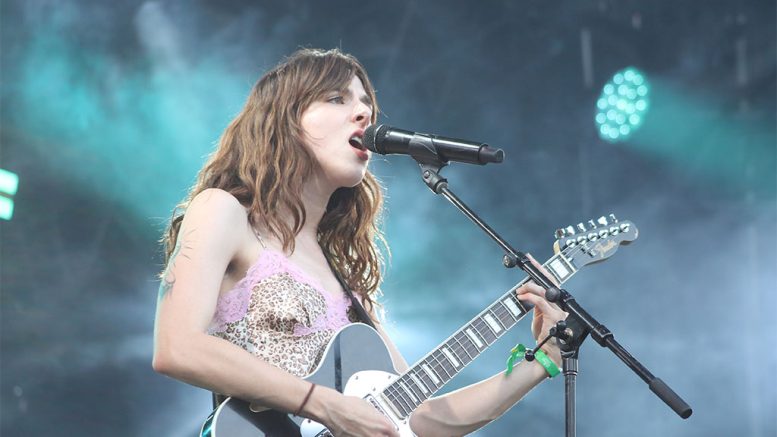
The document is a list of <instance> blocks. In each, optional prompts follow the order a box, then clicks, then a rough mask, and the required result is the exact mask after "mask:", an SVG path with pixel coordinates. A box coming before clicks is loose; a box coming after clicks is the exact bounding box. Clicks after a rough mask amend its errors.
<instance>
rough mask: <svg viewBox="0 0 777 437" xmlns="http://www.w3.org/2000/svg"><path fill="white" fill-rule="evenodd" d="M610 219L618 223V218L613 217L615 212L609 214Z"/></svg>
mask: <svg viewBox="0 0 777 437" xmlns="http://www.w3.org/2000/svg"><path fill="white" fill-rule="evenodd" d="M610 221H611V222H613V223H618V219H617V218H615V214H610Z"/></svg>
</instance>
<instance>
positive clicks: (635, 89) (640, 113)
mask: <svg viewBox="0 0 777 437" xmlns="http://www.w3.org/2000/svg"><path fill="white" fill-rule="evenodd" d="M649 95H650V85H649V84H648V81H647V79H646V78H645V75H644V74H642V72H640V71H639V70H637V69H636V68H634V67H627V68H624V69H623V70H621V71H618V72H617V73H615V74H614V75H613V76H612V78H611V79H610V80H609V82H607V83H606V84H605V85H604V87H603V88H602V94H601V95H600V96H599V100H597V101H596V116H595V117H594V120H596V125H597V127H598V130H599V137H600V138H602V139H603V140H605V141H609V142H611V143H616V142H618V141H623V140H625V139H627V138H628V137H629V136H631V134H632V133H634V131H636V130H637V129H639V127H640V126H641V125H642V122H643V121H644V119H645V114H646V113H647V111H648V109H649V108H650V98H649Z"/></svg>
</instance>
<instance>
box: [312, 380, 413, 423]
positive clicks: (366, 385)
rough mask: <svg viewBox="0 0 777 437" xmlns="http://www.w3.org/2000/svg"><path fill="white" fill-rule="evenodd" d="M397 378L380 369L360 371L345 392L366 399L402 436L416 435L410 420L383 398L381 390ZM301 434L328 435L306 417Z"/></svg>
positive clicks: (348, 383)
mask: <svg viewBox="0 0 777 437" xmlns="http://www.w3.org/2000/svg"><path fill="white" fill-rule="evenodd" d="M395 379H397V375H395V374H393V373H389V372H383V371H380V370H365V371H362V372H358V373H356V374H355V375H353V376H351V378H350V379H349V380H348V382H347V383H346V384H345V390H343V394H345V395H346V396H356V397H360V398H363V399H366V400H367V401H368V402H370V403H371V404H372V405H373V406H374V407H375V408H376V409H377V410H378V411H380V412H381V413H383V415H384V416H386V417H387V418H388V419H389V420H390V421H391V422H392V423H393V424H394V426H395V428H396V429H397V431H398V432H399V435H400V436H402V437H411V436H415V434H413V431H412V430H411V429H410V423H409V420H408V419H404V420H403V419H401V418H399V417H398V416H397V415H396V414H395V413H394V411H393V410H392V409H391V408H390V407H389V405H388V404H387V403H386V402H385V401H383V400H382V399H381V395H380V392H381V390H382V389H383V388H384V387H386V386H387V385H388V384H390V383H391V382H393V381H394V380H395ZM300 434H302V437H316V436H323V435H327V430H326V428H325V427H324V425H322V424H320V423H318V422H314V421H312V420H310V419H305V420H303V421H302V424H301V425H300Z"/></svg>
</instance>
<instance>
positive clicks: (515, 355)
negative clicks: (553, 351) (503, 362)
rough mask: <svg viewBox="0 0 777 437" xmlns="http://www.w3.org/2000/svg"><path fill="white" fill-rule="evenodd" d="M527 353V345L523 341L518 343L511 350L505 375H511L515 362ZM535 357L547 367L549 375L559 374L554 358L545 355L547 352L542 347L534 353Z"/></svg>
mask: <svg viewBox="0 0 777 437" xmlns="http://www.w3.org/2000/svg"><path fill="white" fill-rule="evenodd" d="M525 355H526V346H524V345H523V344H521V343H518V344H517V345H516V346H515V347H514V348H513V349H512V350H511V351H510V356H509V357H508V358H507V370H505V375H509V374H510V373H511V372H512V371H513V366H514V365H515V362H516V361H517V360H519V359H521V358H523V357H524V356H525ZM534 359H536V360H537V362H538V363H540V365H541V366H542V367H544V368H545V371H546V372H548V375H549V376H550V377H551V378H553V377H554V376H556V375H558V374H559V369H558V366H557V365H556V363H554V362H553V360H551V359H550V358H548V356H547V355H545V352H543V351H542V349H539V350H537V352H536V353H535V354H534Z"/></svg>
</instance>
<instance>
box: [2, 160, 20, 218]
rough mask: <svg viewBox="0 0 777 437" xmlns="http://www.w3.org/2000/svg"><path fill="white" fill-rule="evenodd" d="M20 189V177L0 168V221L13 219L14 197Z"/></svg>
mask: <svg viewBox="0 0 777 437" xmlns="http://www.w3.org/2000/svg"><path fill="white" fill-rule="evenodd" d="M18 188H19V176H17V175H16V174H15V173H11V172H10V171H8V170H3V169H1V168H0V219H3V220H11V217H13V196H14V195H15V194H16V190H17V189H18Z"/></svg>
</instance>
